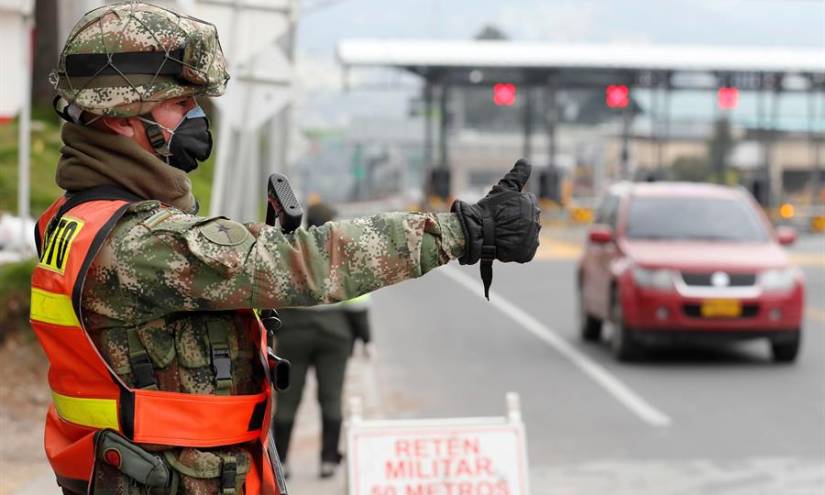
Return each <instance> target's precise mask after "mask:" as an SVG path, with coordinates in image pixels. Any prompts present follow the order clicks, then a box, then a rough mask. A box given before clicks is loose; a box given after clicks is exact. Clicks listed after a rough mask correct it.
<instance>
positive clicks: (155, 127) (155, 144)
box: [140, 114, 169, 156]
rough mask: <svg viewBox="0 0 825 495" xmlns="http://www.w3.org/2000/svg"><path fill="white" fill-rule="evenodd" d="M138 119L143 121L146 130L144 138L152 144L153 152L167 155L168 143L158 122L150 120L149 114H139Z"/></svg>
mask: <svg viewBox="0 0 825 495" xmlns="http://www.w3.org/2000/svg"><path fill="white" fill-rule="evenodd" d="M140 120H141V121H143V128H144V129H145V130H146V139H148V140H149V144H151V145H152V148H154V150H155V152H157V154H158V155H160V156H168V155H169V143H167V142H166V138H165V137H163V128H162V127H161V125H160V124H158V123H157V122H155V121H154V120H152V115H151V114H146V115H141V117H140Z"/></svg>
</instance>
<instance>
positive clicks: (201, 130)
mask: <svg viewBox="0 0 825 495" xmlns="http://www.w3.org/2000/svg"><path fill="white" fill-rule="evenodd" d="M143 120H144V122H147V123H148V124H149V125H148V126H146V136H147V137H148V138H149V142H150V143H152V146H153V147H154V148H155V150H156V151H157V152H158V153H159V154H160V155H161V156H162V157H164V158H165V159H166V162H167V163H168V164H169V165H171V166H173V167H175V168H177V169H180V170H183V171H184V172H191V171H193V170H195V169H196V168H198V162H202V161H204V160H206V159H207V158H209V155H210V154H211V153H212V133H211V132H209V119H208V118H206V114H205V113H204V112H203V109H202V108H201V107H199V106H198V107H195V108H193V109H192V110H189V112H187V113H186V115H184V116H183V119H182V120H181V121H180V123H179V124H178V126H177V127H175V128H174V129H167V130H168V131H169V132H170V133H171V134H172V137H171V138H169V142H168V143H167V142H166V140H165V139H164V138H163V133H162V132H161V128H160V125H159V124H158V123H157V122H154V121H152V120H149V119H143Z"/></svg>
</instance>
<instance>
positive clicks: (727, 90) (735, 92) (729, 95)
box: [716, 86, 739, 110]
mask: <svg viewBox="0 0 825 495" xmlns="http://www.w3.org/2000/svg"><path fill="white" fill-rule="evenodd" d="M716 103H717V104H718V105H719V108H721V109H722V110H733V109H734V108H736V107H737V106H738V105H739V89H738V88H735V87H733V86H723V87H721V88H719V91H717V92H716Z"/></svg>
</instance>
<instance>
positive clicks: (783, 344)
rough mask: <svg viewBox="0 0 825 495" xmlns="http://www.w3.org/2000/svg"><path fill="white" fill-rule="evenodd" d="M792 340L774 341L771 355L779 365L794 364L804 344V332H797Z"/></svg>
mask: <svg viewBox="0 0 825 495" xmlns="http://www.w3.org/2000/svg"><path fill="white" fill-rule="evenodd" d="M794 334H795V335H794V336H793V337H791V338H786V339H781V340H772V341H771V354H772V355H773V360H774V361H775V362H777V363H792V362H794V361H796V356H797V355H799V346H800V344H801V343H802V332H801V331H800V330H797V331H795V332H794Z"/></svg>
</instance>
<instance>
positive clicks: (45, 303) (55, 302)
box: [31, 287, 80, 327]
mask: <svg viewBox="0 0 825 495" xmlns="http://www.w3.org/2000/svg"><path fill="white" fill-rule="evenodd" d="M31 319H32V320H35V321H42V322H43V323H52V324H54V325H63V326H66V327H79V326H80V322H79V321H77V315H76V314H75V312H74V307H73V306H72V300H71V298H70V297H69V296H67V295H65V294H58V293H56V292H49V291H45V290H43V289H37V288H35V287H32V299H31Z"/></svg>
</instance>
